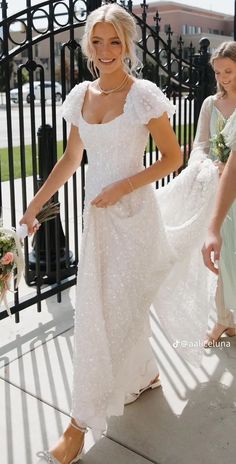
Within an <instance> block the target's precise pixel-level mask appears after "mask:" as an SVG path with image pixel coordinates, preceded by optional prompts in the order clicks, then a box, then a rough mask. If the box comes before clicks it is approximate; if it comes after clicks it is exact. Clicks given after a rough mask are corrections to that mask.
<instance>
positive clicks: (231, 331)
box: [204, 327, 236, 348]
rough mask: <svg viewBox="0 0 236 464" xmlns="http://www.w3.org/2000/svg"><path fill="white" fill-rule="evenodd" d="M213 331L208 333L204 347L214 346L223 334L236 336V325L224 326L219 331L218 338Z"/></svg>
mask: <svg viewBox="0 0 236 464" xmlns="http://www.w3.org/2000/svg"><path fill="white" fill-rule="evenodd" d="M213 331H214V329H213ZM213 331H212V332H213ZM212 332H211V333H210V334H207V338H206V340H204V348H212V347H214V346H215V345H216V344H217V343H218V342H219V341H220V339H221V337H222V335H223V334H226V335H228V337H235V336H236V328H235V327H224V328H223V329H222V331H220V332H219V334H218V337H217V338H215V337H213V335H212Z"/></svg>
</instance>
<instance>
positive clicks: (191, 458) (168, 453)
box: [0, 288, 236, 464]
mask: <svg viewBox="0 0 236 464" xmlns="http://www.w3.org/2000/svg"><path fill="white" fill-rule="evenodd" d="M74 293H75V289H74V288H72V289H70V290H68V291H65V292H64V293H63V294H62V303H61V304H58V303H57V302H56V297H52V298H50V299H48V300H47V301H44V302H43V304H42V313H37V312H36V308H35V307H30V308H28V309H27V310H24V311H22V312H21V322H20V324H15V322H14V318H11V319H9V318H8V319H7V320H3V321H1V324H0V340H1V347H0V411H1V413H0V436H1V440H0V441H1V446H0V450H1V457H0V462H1V464H19V463H20V464H39V463H42V462H43V461H42V460H41V459H40V458H39V457H37V455H36V453H37V452H38V451H40V450H43V449H47V448H48V447H49V446H50V445H51V444H53V443H54V442H55V441H56V440H57V438H58V436H59V435H60V434H61V433H62V431H63V429H64V428H65V426H66V425H67V423H68V415H69V411H70V404H71V383H72V346H73V307H74ZM152 328H153V348H154V350H155V353H156V356H157V360H158V363H159V367H160V372H161V381H162V388H158V389H156V390H154V391H152V392H146V393H144V394H143V395H142V397H141V398H140V399H139V400H138V401H137V402H136V403H134V404H132V405H129V406H127V407H126V408H125V414H124V416H123V417H118V418H117V417H116V418H112V419H111V420H110V421H109V426H108V431H107V435H106V437H104V438H103V439H102V440H100V442H98V443H96V444H95V443H94V439H93V436H92V433H91V432H89V433H88V434H87V435H86V451H87V454H86V455H85V457H84V458H83V460H82V461H81V463H85V464H86V463H87V464H95V463H96V464H148V463H155V464H157V463H158V464H199V462H200V463H202V464H215V463H216V462H224V464H234V463H235V459H236V457H235V456H236V440H235V424H236V388H235V383H236V382H235V374H236V363H235V361H236V338H231V339H227V341H229V343H228V344H229V345H230V346H228V347H221V348H214V349H208V350H205V355H204V357H203V361H202V365H201V367H199V368H198V369H197V368H194V367H192V366H190V365H188V364H186V363H185V362H183V361H182V360H181V359H180V358H179V357H178V355H177V354H176V352H175V351H174V349H173V348H172V347H171V346H170V345H169V343H168V341H167V340H166V338H165V336H164V334H163V333H162V332H161V330H160V328H159V327H158V323H157V321H156V318H155V316H154V315H152Z"/></svg>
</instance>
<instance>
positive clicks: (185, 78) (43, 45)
mask: <svg viewBox="0 0 236 464" xmlns="http://www.w3.org/2000/svg"><path fill="white" fill-rule="evenodd" d="M117 3H119V4H120V5H121V6H122V7H124V8H127V9H128V10H129V11H130V12H131V14H133V15H134V18H135V20H136V22H137V28H138V31H139V41H138V43H137V47H138V53H139V55H140V58H141V60H142V62H143V65H144V67H143V70H142V73H141V74H142V75H143V77H144V78H147V79H150V80H152V81H153V82H156V84H157V85H159V86H161V87H162V89H163V91H164V92H165V93H166V94H167V96H168V97H169V98H171V99H172V100H173V103H174V104H176V105H177V113H176V115H175V116H174V117H173V121H172V122H173V127H174V129H175V131H176V133H177V136H178V140H179V143H180V145H181V146H182V147H183V152H184V159H185V163H186V161H187V158H188V153H189V151H190V148H191V144H192V139H193V134H194V131H195V128H196V122H197V118H198V114H199V110H200V106H201V104H202V101H203V99H204V98H205V97H206V96H207V95H209V94H210V93H211V91H212V89H211V84H212V81H213V80H212V78H211V77H209V76H210V70H209V65H208V61H209V56H208V51H207V48H208V46H209V42H208V41H207V39H203V40H202V43H201V44H200V51H199V52H198V53H195V50H194V49H193V47H192V45H191V44H190V45H189V56H188V59H185V58H183V41H182V38H181V37H180V38H179V42H178V48H177V49H175V50H173V48H172V39H171V37H172V31H171V28H170V27H169V28H168V30H167V31H166V39H165V40H164V39H163V37H161V35H160V17H159V15H158V12H156V15H155V17H154V21H155V26H154V27H150V26H148V25H147V22H146V15H147V8H148V5H147V2H146V1H143V3H142V16H141V17H139V16H137V15H135V14H134V11H133V10H134V7H133V3H132V1H130V0H129V1H127V2H125V1H120V2H117ZM100 4H101V1H99V0H97V1H96V0H88V1H85V0H63V1H62V0H47V1H43V2H41V3H40V4H38V5H32V2H31V0H25V9H24V10H22V11H21V12H18V13H16V14H14V15H13V16H11V17H8V16H7V1H6V0H2V2H1V9H2V22H1V24H0V30H1V37H0V86H1V88H0V92H1V100H0V111H1V116H2V119H3V120H4V123H5V124H6V134H5V135H6V137H5V139H4V137H3V139H4V140H5V142H1V147H0V154H1V176H2V182H1V187H0V199H1V198H2V202H3V222H4V225H5V226H6V225H9V226H13V227H15V226H16V224H17V222H18V220H19V218H20V217H21V215H22V212H23V211H24V210H25V209H26V206H27V204H28V203H29V201H30V199H31V198H32V196H33V194H34V193H36V191H37V190H38V188H39V186H40V185H41V184H42V182H44V180H45V179H46V177H47V176H48V174H49V172H50V171H51V169H52V167H53V166H54V164H55V163H56V161H57V159H58V158H59V157H60V156H61V155H62V153H63V151H64V149H65V146H66V139H67V128H66V124H65V122H64V121H62V120H61V116H60V104H61V102H62V101H63V100H64V99H65V97H66V94H67V93H68V91H69V90H70V89H71V88H72V87H73V86H74V85H75V83H77V82H81V81H83V80H84V79H87V78H89V79H91V76H90V75H89V74H88V71H87V70H86V63H85V60H84V58H83V56H82V53H81V48H80V39H81V36H82V34H83V27H84V24H85V21H86V18H87V14H88V13H89V12H90V11H91V10H93V9H95V8H97V7H98V6H99V5H100ZM13 87H15V91H13V90H12V88H13ZM156 159H158V150H157V149H156V147H155V146H154V144H153V141H152V139H151V137H150V141H149V144H148V148H147V153H146V154H145V163H146V164H151V163H152V162H153V161H155V160H156ZM85 160H86V157H84V160H83V162H82V165H81V168H80V170H79V171H78V172H77V173H76V174H75V175H74V176H73V179H72V180H71V182H70V183H68V184H65V186H64V188H63V191H62V192H61V193H60V202H61V203H62V204H63V208H62V211H61V216H60V217H58V218H57V219H56V220H54V221H53V222H51V223H48V224H47V225H46V226H45V229H42V230H41V229H40V233H38V234H37V236H36V237H37V238H36V243H35V244H34V247H33V249H31V250H30V245H29V242H28V240H26V241H25V260H26V272H25V278H26V282H27V284H28V285H29V286H30V287H31V288H30V294H29V295H28V296H27V297H26V298H25V299H24V298H22V297H21V295H20V290H19V291H17V292H15V293H14V302H13V304H12V308H11V310H12V313H15V318H16V321H17V322H18V321H19V311H21V310H22V309H24V308H25V307H28V306H30V305H32V304H35V303H37V306H38V311H40V310H41V301H42V300H43V299H45V298H47V297H48V296H51V295H53V294H57V297H58V301H60V299H61V291H62V290H64V289H65V288H68V287H70V286H72V285H74V284H75V282H76V273H77V264H78V261H79V252H78V244H79V240H80V234H81V230H82V219H81V212H82V207H83V196H84V174H85V164H86V161H85ZM168 180H169V178H168V179H167V181H168ZM3 181H6V182H3ZM164 182H166V180H164V179H163V181H162V182H161V183H162V184H164ZM57 197H58V195H55V198H54V199H55V200H57ZM7 203H8V209H9V215H8V216H7V215H6V213H5V211H6V210H7V208H6V206H5V205H6V204H7ZM4 206H5V208H4ZM71 218H72V219H71ZM6 222H7V224H6ZM32 294H33V295H32ZM6 316H7V313H6V311H1V312H0V319H2V318H4V317H6Z"/></svg>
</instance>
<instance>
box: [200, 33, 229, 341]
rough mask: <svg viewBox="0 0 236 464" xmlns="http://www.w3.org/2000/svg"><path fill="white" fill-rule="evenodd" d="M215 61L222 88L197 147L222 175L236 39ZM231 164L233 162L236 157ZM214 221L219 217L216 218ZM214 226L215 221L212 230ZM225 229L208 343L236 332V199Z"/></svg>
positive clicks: (209, 102)
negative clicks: (219, 151)
mask: <svg viewBox="0 0 236 464" xmlns="http://www.w3.org/2000/svg"><path fill="white" fill-rule="evenodd" d="M211 63H212V66H213V69H214V72H215V77H216V81H217V87H218V89H217V93H216V95H214V96H210V97H208V98H206V100H205V101H204V103H203V106H202V109H201V113H200V117H199V121H198V128H197V134H196V138H195V141H194V147H195V148H197V147H198V146H199V147H200V148H203V149H204V151H208V152H209V156H210V157H211V158H212V159H213V160H215V164H216V166H217V167H218V170H219V174H220V175H221V174H222V172H223V170H224V167H225V164H224V163H222V162H221V161H219V160H217V159H216V156H215V150H214V143H213V140H214V137H215V136H216V135H217V134H219V131H220V130H221V129H223V127H224V126H225V130H226V129H227V125H229V124H231V121H232V117H234V114H235V108H236V42H234V41H230V42H224V43H222V44H221V45H220V46H219V48H217V49H216V50H215V52H214V53H213V55H212V57H211ZM230 164H231V165H232V160H231V163H230ZM224 184H225V182H224ZM218 201H219V200H218ZM214 222H215V220H213V223H214ZM211 227H212V225H211V226H210V231H211ZM217 229H218V226H217ZM209 233H210V232H209ZM221 233H222V239H223V245H222V251H221V259H220V263H219V273H218V285H217V291H216V297H215V302H216V309H217V321H216V323H215V325H214V327H213V329H212V330H211V332H210V333H208V334H207V338H206V340H205V347H210V346H214V345H215V344H216V343H217V342H218V341H219V340H220V338H221V336H222V335H223V334H224V333H225V334H226V335H228V336H234V335H236V329H235V321H234V311H235V310H236V291H235V289H236V202H234V203H233V204H232V206H231V208H230V209H229V212H228V214H227V217H226V219H225V220H224V223H223V226H222V229H221ZM212 240H213V237H212V238H211V237H210V238H209V237H208V239H207V242H206V244H205V247H204V248H203V256H204V259H205V262H206V264H207V265H208V267H210V268H211V270H213V271H215V272H217V271H216V270H215V267H214V265H213V264H211V263H210V261H209V250H210V248H211V247H212V246H213V242H212ZM217 248H218V247H217ZM215 260H217V261H218V260H219V251H218V249H215Z"/></svg>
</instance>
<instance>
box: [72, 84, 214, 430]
mask: <svg viewBox="0 0 236 464" xmlns="http://www.w3.org/2000/svg"><path fill="white" fill-rule="evenodd" d="M88 85H89V82H87V81H85V82H83V83H81V84H79V85H76V86H75V87H74V88H73V89H72V91H71V92H70V94H69V95H68V96H67V98H66V100H65V102H64V104H63V117H64V118H65V119H66V120H67V121H68V122H69V123H72V124H73V125H75V126H78V128H79V132H80V136H81V138H82V140H83V142H84V146H85V148H86V150H87V155H88V169H87V173H86V201H85V210H84V233H83V239H82V246H81V257H80V263H79V274H78V286H77V303H76V317H75V346H74V383H73V406H72V415H73V416H74V417H75V418H78V419H79V421H80V422H81V423H84V424H87V425H88V426H90V427H92V428H93V429H94V431H96V432H97V433H98V434H99V433H101V432H102V431H103V430H104V429H105V427H106V419H107V417H109V416H111V415H121V414H122V413H123V407H124V397H125V394H126V393H131V392H135V391H138V390H139V388H140V387H142V386H144V385H145V383H149V381H150V380H151V379H152V378H153V377H155V375H156V372H157V368H156V364H155V360H154V356H153V354H152V351H151V348H150V346H149V336H150V326H149V308H150V306H151V304H152V303H154V306H155V307H156V309H157V314H158V315H159V316H160V318H161V320H162V322H164V323H165V325H166V326H167V328H168V330H169V334H170V336H173V337H175V338H180V339H181V337H183V336H184V335H185V338H186V336H187V335H189V333H190V335H191V336H194V340H195V339H196V338H197V339H198V338H199V337H201V336H203V333H204V331H205V328H206V323H207V307H206V306H207V304H208V301H207V298H208V297H209V292H208V284H209V282H208V279H207V271H206V270H205V269H204V267H203V265H202V263H201V256H200V248H201V244H202V241H203V238H204V233H205V229H206V225H207V224H206V218H207V217H208V216H209V213H210V209H209V206H208V205H209V203H212V201H208V200H209V199H210V198H213V196H214V193H215V188H216V182H217V180H216V179H217V174H216V170H215V168H213V167H212V164H211V163H210V162H208V161H204V162H202V161H201V160H200V161H194V162H193V164H192V165H191V166H190V167H189V168H188V169H186V173H183V174H181V175H180V176H178V179H175V180H174V181H173V182H171V184H170V185H169V186H168V187H165V188H164V189H161V190H160V191H159V192H158V194H157V193H156V191H155V190H154V187H153V186H151V185H148V186H145V187H142V188H140V189H138V190H136V191H134V192H132V193H130V194H128V195H126V196H124V197H123V198H122V199H121V200H120V201H119V202H118V203H117V204H116V205H114V206H111V207H109V208H106V209H100V208H96V207H94V206H91V204H90V202H91V200H92V199H93V198H94V197H95V196H96V195H97V194H98V193H100V191H101V189H102V188H103V187H105V186H107V185H109V184H111V183H112V182H114V181H117V180H119V179H122V178H126V177H128V176H132V175H133V174H136V173H137V172H139V171H141V170H143V169H144V167H143V152H144V148H145V145H146V142H147V136H148V130H147V128H146V126H145V124H147V123H148V121H149V120H150V119H151V118H158V117H159V116H161V115H162V114H163V112H165V111H166V112H167V113H168V114H169V115H170V116H171V115H172V114H173V113H174V107H173V106H172V104H171V103H170V102H169V100H167V99H166V97H165V96H164V95H163V93H162V92H161V91H160V90H159V89H158V88H157V87H156V86H155V85H154V84H153V83H151V82H149V81H145V80H136V81H135V82H134V83H133V85H132V87H131V89H130V91H129V93H128V95H127V98H126V102H125V106H124V110H123V113H122V114H121V115H120V116H118V117H116V118H115V119H113V120H112V121H110V122H108V123H104V124H89V123H87V122H86V121H85V120H84V118H83V116H82V112H81V110H82V105H83V101H84V96H85V93H86V90H87V88H88ZM162 190H163V191H162ZM192 266H197V267H196V268H193V267H192ZM196 296H197V297H196ZM190 327H191V330H190ZM189 330H190V332H189Z"/></svg>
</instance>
